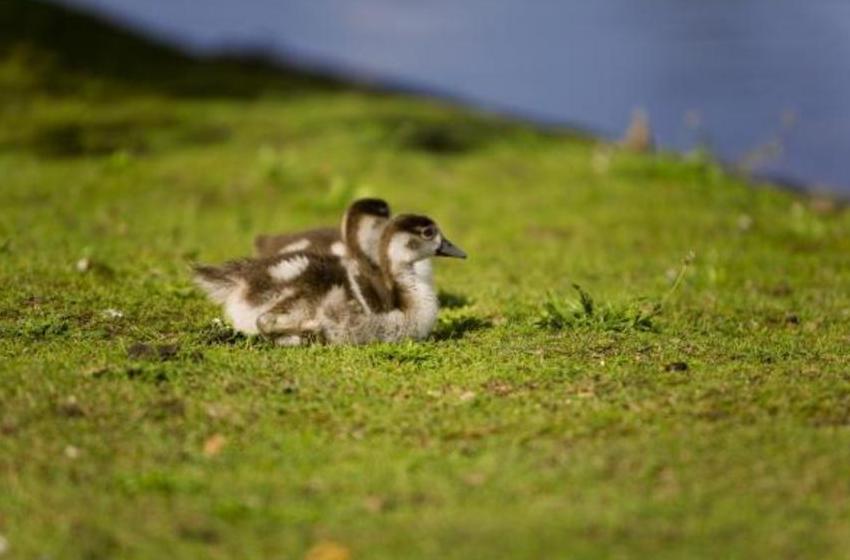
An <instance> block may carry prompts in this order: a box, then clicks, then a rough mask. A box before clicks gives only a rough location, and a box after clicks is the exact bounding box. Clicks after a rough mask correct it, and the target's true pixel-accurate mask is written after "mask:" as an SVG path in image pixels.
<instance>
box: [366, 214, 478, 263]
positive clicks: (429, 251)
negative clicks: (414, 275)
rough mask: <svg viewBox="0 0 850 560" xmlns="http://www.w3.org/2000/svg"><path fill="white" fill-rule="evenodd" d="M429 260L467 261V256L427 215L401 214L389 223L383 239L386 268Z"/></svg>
mask: <svg viewBox="0 0 850 560" xmlns="http://www.w3.org/2000/svg"><path fill="white" fill-rule="evenodd" d="M430 257H455V258H459V259H465V258H466V253H464V252H463V251H462V250H461V249H460V248H459V247H457V246H456V245H454V244H453V243H452V242H451V241H449V240H448V239H446V237H445V236H444V235H443V233H442V232H441V231H440V228H439V226H437V224H436V223H435V222H434V220H432V219H431V218H429V217H427V216H417V215H414V214H401V215H399V216H396V217H395V218H393V219H392V220H390V221H389V223H388V224H387V226H386V229H385V230H384V234H383V236H382V237H381V259H382V262H381V264H382V266H383V267H385V268H387V269H392V268H393V267H395V266H397V265H400V264H413V263H415V262H417V261H421V260H424V259H428V258H430Z"/></svg>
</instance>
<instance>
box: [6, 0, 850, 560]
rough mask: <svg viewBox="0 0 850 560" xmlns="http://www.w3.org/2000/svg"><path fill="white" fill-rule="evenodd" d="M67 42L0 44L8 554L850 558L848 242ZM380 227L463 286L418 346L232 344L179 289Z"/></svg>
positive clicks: (99, 34)
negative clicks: (380, 222)
mask: <svg viewBox="0 0 850 560" xmlns="http://www.w3.org/2000/svg"><path fill="white" fill-rule="evenodd" d="M3 17H6V18H7V19H6V21H11V20H12V19H15V20H19V19H20V18H22V17H31V18H32V21H34V22H42V24H43V25H40V26H38V25H35V24H30V26H29V29H30V30H31V31H32V30H34V29H48V30H49V29H55V28H56V25H57V24H56V23H55V22H54V23H53V24H52V25H53V27H52V28H51V27H50V25H51V24H50V22H51V21H54V20H53V19H51V18H56V17H64V18H68V17H70V16H67V15H62V14H60V16H56V14H55V13H54V11H53V9H48V8H45V7H44V6H42V5H40V4H35V3H33V2H9V3H6V4H4V5H3V7H2V8H0V19H2V18H3ZM63 21H74V22H75V23H74V25H76V26H78V27H79V28H80V29H84V30H85V33H82V35H81V36H80V37H76V38H75V36H73V35H72V34H71V32H70V31H68V28H69V26H67V25H66V26H63V27H62V29H65V32H64V33H65V35H62V36H61V37H57V36H54V34H52V33H50V32H47V31H46V32H44V34H43V36H40V35H38V34H32V35H27V34H25V33H23V32H21V33H22V34H21V36H17V37H16V36H12V37H11V38H7V39H6V40H5V43H4V42H0V99H2V105H0V107H2V121H3V123H4V124H3V126H2V127H0V195H1V196H0V199H2V210H0V285H1V286H2V288H0V535H2V537H3V539H4V540H5V543H6V552H5V555H6V556H8V557H13V558H41V557H43V558H114V557H120V558H198V557H209V558H252V557H275V558H299V557H301V556H303V555H304V554H305V553H307V551H309V550H311V549H312V550H313V556H314V558H317V557H324V558H342V557H345V554H343V552H344V551H348V552H350V553H351V555H352V557H354V558H567V557H569V558H614V557H618V558H619V557H639V558H678V557H688V558H694V557H704V558H754V557H762V558H777V557H782V558H842V557H846V555H847V551H848V550H850V476H848V464H850V429H848V425H850V370H848V347H850V311H848V310H850V266H848V265H847V263H848V260H847V259H848V255H850V213H848V211H846V210H843V209H842V208H841V207H840V206H835V205H829V204H824V203H823V201H812V200H810V199H807V198H805V197H802V196H799V195H794V194H790V193H788V192H781V191H778V190H775V189H773V188H771V187H769V186H764V185H749V184H746V183H745V182H743V181H742V180H740V179H737V178H734V177H730V176H728V175H727V174H725V173H724V172H723V171H722V170H721V169H720V168H719V167H718V166H717V165H715V164H714V163H712V162H711V161H710V160H708V159H706V158H704V157H695V158H691V159H688V158H684V159H680V158H674V157H671V156H668V155H656V156H644V155H632V154H627V153H621V152H618V151H616V150H613V149H611V148H606V147H604V146H600V145H597V143H595V142H593V141H591V140H588V139H584V138H581V137H578V136H575V135H555V134H543V133H540V132H537V131H535V130H533V129H531V128H530V127H527V126H523V125H521V124H516V123H511V122H505V121H502V120H499V119H496V118H493V117H489V116H484V115H475V114H471V113H469V112H467V111H463V110H459V109H454V108H450V107H446V106H443V105H442V104H439V103H435V102H431V101H425V100H420V99H415V98H409V97H403V96H398V95H388V94H380V93H370V92H368V91H365V90H362V89H349V88H345V87H342V86H340V85H338V84H332V83H330V82H326V81H322V80H318V79H315V78H303V77H300V76H298V75H297V74H292V73H289V74H287V73H280V72H274V71H273V70H272V69H270V68H268V67H266V66H264V65H262V64H253V65H251V66H247V67H246V66H240V65H239V64H237V63H234V62H198V61H193V60H191V59H184V58H180V57H176V56H174V55H173V53H169V52H164V51H163V50H161V49H153V48H152V47H150V46H145V45H144V43H142V42H140V41H138V40H136V39H134V38H132V37H131V36H127V35H123V34H116V32H115V31H113V30H109V29H108V28H105V27H103V26H101V25H99V24H97V23H93V22H89V21H87V20H85V19H79V20H68V19H66V20H63ZM71 29H73V26H71ZM81 37H82V38H81ZM115 37H119V38H120V40H121V41H124V42H125V43H121V44H122V45H124V46H123V47H121V48H120V49H118V50H113V51H112V52H113V53H114V54H115V55H120V54H121V53H125V55H126V57H127V58H126V60H124V62H123V64H117V63H115V62H114V60H113V59H112V58H109V59H108V60H106V59H104V60H106V61H105V62H104V61H100V62H98V61H97V59H96V57H95V58H93V59H92V60H93V61H92V62H91V64H90V65H89V66H86V64H81V63H80V62H79V59H77V60H76V63H75V60H73V59H72V58H73V57H72V55H74V53H75V52H76V53H77V55H76V56H80V57H83V58H82V59H83V60H85V56H84V55H85V51H84V50H79V49H83V47H85V46H88V47H89V48H91V49H92V50H93V51H96V52H101V50H102V47H103V45H104V41H112V40H118V39H115ZM77 40H80V41H82V45H78V44H77V43H76V42H75V41H77ZM62 41H68V42H69V43H68V44H74V45H76V46H75V47H74V48H76V49H78V50H77V51H74V50H73V49H70V50H69V49H64V48H63V47H62ZM57 45H58V46H57ZM99 47H100V49H99ZM69 53H70V54H69ZM80 53H82V54H80ZM126 53H129V54H126ZM92 56H95V55H92ZM69 57H71V58H69ZM113 58H114V57H113ZM137 60H138V64H136V63H135V61H137ZM150 60H154V61H155V62H156V64H154V63H150V64H148V65H146V64H145V61H148V62H149V61H150ZM110 61H112V62H110ZM162 61H170V62H168V64H165V62H162ZM163 64H165V69H166V70H167V71H166V70H161V69H162V68H163V66H162V65H163ZM129 68H134V69H136V70H129ZM134 72H135V74H134ZM198 84H202V85H203V88H201V89H202V91H199V89H198V87H197V86H198ZM237 85H238V87H237ZM364 194H373V195H378V196H382V197H385V198H386V199H387V200H389V201H390V202H391V204H392V205H393V207H394V208H395V209H396V210H397V211H419V212H424V213H427V214H429V215H431V216H433V217H435V218H436V219H437V220H438V221H439V223H440V224H441V226H442V227H443V229H444V231H445V232H446V234H447V235H448V236H449V237H450V238H451V239H452V240H453V241H456V242H457V243H458V244H459V245H460V246H462V247H463V248H464V249H465V250H466V251H467V252H468V253H469V254H470V258H469V260H467V261H465V262H439V263H438V266H437V271H436V275H437V281H438V285H439V287H440V289H441V290H442V291H443V300H444V302H445V303H446V306H445V308H444V309H443V311H442V312H441V318H440V323H439V325H438V328H437V330H436V332H435V333H434V336H433V337H432V339H431V340H428V341H425V342H422V343H415V344H414V343H404V344H397V345H373V346H367V347H356V348H355V347H348V348H345V347H337V348H331V347H312V348H306V349H281V348H276V347H272V346H270V345H268V344H266V343H264V342H261V341H256V340H249V339H245V338H242V337H239V336H235V335H234V334H233V333H232V332H230V331H229V330H228V329H227V328H226V327H223V326H221V325H220V324H217V323H216V319H217V317H219V312H218V309H217V308H216V307H215V306H213V305H212V304H210V303H208V302H207V301H205V300H204V298H203V297H202V295H201V294H200V293H198V291H197V290H195V289H194V288H193V287H192V285H191V283H190V279H189V275H188V263H190V262H191V261H193V260H196V259H197V260H203V261H208V262H216V261H220V260H224V259H227V258H231V257H235V256H241V255H244V254H247V253H248V252H249V251H250V247H251V241H252V238H253V236H254V235H255V234H257V233H261V232H269V231H279V230H293V229H297V228H301V227H304V226H308V225H313V224H327V223H333V222H335V221H336V220H337V219H338V218H339V216H340V213H341V211H342V210H343V208H344V207H345V204H346V203H347V202H348V201H349V200H350V199H351V198H352V197H355V196H359V195H364ZM574 284H576V285H578V286H580V287H581V289H580V291H578V292H577V291H576V289H575V288H574V287H573V285H574ZM3 539H0V542H2V540H3ZM321 543H325V545H324V549H321V548H320V549H319V551H317V550H316V549H315V547H316V546H317V545H320V544H321ZM328 543H336V544H337V545H338V547H337V548H336V553H334V552H333V551H332V550H331V548H332V547H331V545H329V544H328ZM0 549H2V547H0ZM321 550H324V556H322V553H321ZM334 554H335V555H334Z"/></svg>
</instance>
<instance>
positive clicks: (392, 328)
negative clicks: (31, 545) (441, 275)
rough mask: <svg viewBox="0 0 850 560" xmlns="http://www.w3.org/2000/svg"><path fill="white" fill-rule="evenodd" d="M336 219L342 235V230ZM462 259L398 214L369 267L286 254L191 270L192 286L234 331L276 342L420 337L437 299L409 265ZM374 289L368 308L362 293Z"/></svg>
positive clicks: (427, 227) (433, 233)
mask: <svg viewBox="0 0 850 560" xmlns="http://www.w3.org/2000/svg"><path fill="white" fill-rule="evenodd" d="M346 223H347V221H346V219H344V220H343V230H344V229H345V226H346ZM433 256H447V257H459V258H465V257H466V254H465V253H464V252H463V251H462V250H460V249H459V248H457V247H456V246H455V245H453V244H452V243H451V242H450V241H449V240H448V239H446V238H445V237H444V236H443V234H442V233H441V232H440V229H439V227H438V226H437V224H436V223H434V221H433V220H431V219H430V218H428V217H425V216H415V215H401V216H397V217H395V218H393V219H392V220H390V221H389V223H388V224H387V225H386V227H385V228H384V231H383V233H382V235H381V237H380V241H379V243H378V254H377V257H378V262H377V266H376V268H374V269H368V270H367V271H365V272H364V271H359V272H360V274H359V276H355V275H353V274H351V267H352V266H359V265H360V262H358V259H357V258H356V257H351V256H338V255H333V254H319V253H309V252H297V251H296V252H292V253H285V254H281V255H277V256H274V257H266V258H259V259H246V260H242V261H234V262H231V263H227V264H225V265H223V266H221V267H197V268H196V281H197V282H198V284H199V285H200V286H201V287H202V288H203V289H204V290H205V291H206V292H207V293H208V294H209V296H210V297H211V299H213V301H216V302H217V303H221V304H223V305H224V309H225V313H226V314H227V315H228V317H229V318H230V320H231V321H232V323H233V325H234V327H235V328H236V329H237V330H239V331H241V332H243V333H245V334H257V333H261V334H263V335H266V336H268V337H270V338H272V339H274V340H275V341H276V342H277V343H278V344H281V345H286V346H297V345H301V344H306V343H309V342H313V341H321V342H326V343H329V344H363V343H368V342H373V341H388V342H391V341H398V340H402V339H405V338H412V339H422V338H425V337H426V336H428V334H430V332H431V329H432V328H433V326H434V323H435V321H436V318H437V311H438V303H437V294H436V291H435V290H434V286H433V282H431V281H430V278H423V277H422V276H421V275H419V274H417V273H416V271H415V268H414V267H415V264H416V263H417V262H422V261H424V260H427V259H430V258H431V257H433ZM364 288H366V289H367V290H374V299H375V302H377V303H376V304H373V305H374V307H376V308H378V309H377V310H373V305H369V303H366V302H364V300H365V298H364V297H363V295H362V292H363V290H364Z"/></svg>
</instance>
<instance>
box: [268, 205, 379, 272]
mask: <svg viewBox="0 0 850 560" xmlns="http://www.w3.org/2000/svg"><path fill="white" fill-rule="evenodd" d="M389 218H390V205H389V204H387V202H386V201H385V200H382V199H380V198H361V199H359V200H356V201H354V203H353V204H351V206H349V207H348V210H346V213H345V217H344V218H343V223H342V227H341V228H339V227H337V228H331V227H327V228H316V229H311V230H307V231H302V232H298V233H283V234H279V235H258V236H257V237H256V239H254V251H255V252H256V254H257V256H259V257H272V256H274V255H279V254H282V253H292V252H297V251H310V252H312V253H322V254H335V255H341V254H342V253H343V250H344V249H345V248H346V245H347V246H348V248H349V249H350V248H352V243H354V242H356V249H355V250H356V251H357V252H358V253H359V255H365V256H366V257H368V258H369V259H370V260H371V261H372V262H373V263H375V264H377V263H378V241H379V239H380V237H381V233H383V231H384V226H386V224H387V220H389ZM346 237H348V242H346V240H345V238H346Z"/></svg>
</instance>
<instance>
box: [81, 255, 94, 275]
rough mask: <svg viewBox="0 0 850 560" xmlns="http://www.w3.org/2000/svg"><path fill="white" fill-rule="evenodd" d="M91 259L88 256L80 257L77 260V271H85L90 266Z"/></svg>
mask: <svg viewBox="0 0 850 560" xmlns="http://www.w3.org/2000/svg"><path fill="white" fill-rule="evenodd" d="M91 264H92V263H91V259H90V258H88V257H83V258H82V259H80V260H78V261H77V271H78V272H87V271H88V270H89V269H90V268H91Z"/></svg>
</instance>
